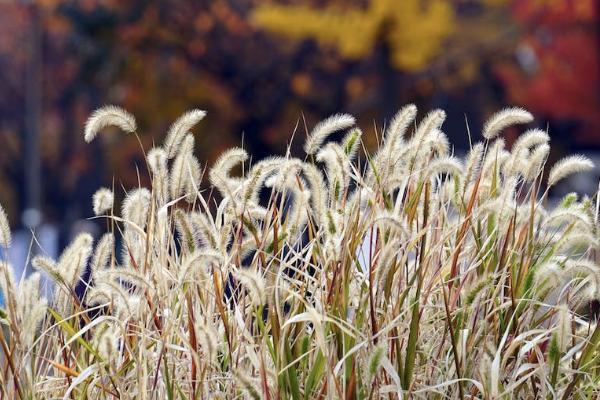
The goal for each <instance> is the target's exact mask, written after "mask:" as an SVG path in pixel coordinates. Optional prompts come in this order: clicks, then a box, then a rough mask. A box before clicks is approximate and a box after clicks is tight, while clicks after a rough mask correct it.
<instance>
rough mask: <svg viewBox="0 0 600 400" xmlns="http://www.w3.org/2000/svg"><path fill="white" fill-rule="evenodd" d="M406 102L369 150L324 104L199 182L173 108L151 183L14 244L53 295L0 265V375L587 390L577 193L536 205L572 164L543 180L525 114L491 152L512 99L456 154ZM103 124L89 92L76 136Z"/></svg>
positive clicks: (105, 390) (433, 117)
mask: <svg viewBox="0 0 600 400" xmlns="http://www.w3.org/2000/svg"><path fill="white" fill-rule="evenodd" d="M416 113H417V110H416V108H415V107H414V106H412V105H409V106H406V107H404V108H403V109H401V110H400V111H399V112H398V114H397V115H396V117H395V118H394V119H393V120H392V121H391V122H390V124H389V126H388V127H387V129H386V130H385V132H382V134H383V140H382V142H381V144H380V146H379V148H378V149H377V152H376V153H374V154H368V153H366V151H365V150H364V149H363V148H362V146H361V143H362V142H361V135H362V132H361V131H360V129H358V128H357V127H354V118H352V117H351V116H348V115H343V114H342V115H340V114H338V115H335V116H332V117H331V118H329V119H327V120H325V121H323V122H322V123H320V124H318V125H317V126H316V127H315V129H314V131H313V132H311V133H310V134H309V138H308V139H307V144H306V146H305V149H306V150H307V152H308V153H309V154H308V155H307V158H306V159H305V160H302V159H298V158H293V157H291V156H285V157H271V158H267V159H265V160H261V161H259V162H257V163H254V164H253V165H251V164H249V163H248V162H247V159H248V155H247V154H246V152H245V151H244V150H243V149H239V148H235V149H231V150H229V151H227V152H225V153H224V154H223V155H222V156H221V157H220V158H219V159H218V160H217V162H216V163H215V165H213V167H212V168H211V169H210V171H209V172H208V178H209V181H210V184H211V190H206V191H201V190H199V187H200V184H201V181H202V176H203V173H202V171H201V168H200V163H199V162H198V160H197V159H196V158H195V157H194V154H193V148H194V138H193V136H192V135H191V134H190V133H189V130H190V129H192V128H193V126H194V125H195V124H196V123H198V122H199V121H200V120H201V119H202V118H203V117H204V113H203V112H201V111H200V110H192V111H191V112H189V113H186V114H184V116H182V117H181V118H180V119H179V120H177V121H176V122H175V123H174V124H173V126H172V127H171V129H170V130H169V134H168V136H167V148H162V147H156V148H154V149H151V150H149V151H148V152H147V153H146V161H147V164H148V170H149V171H150V174H151V181H152V186H151V187H150V188H134V189H131V190H129V191H128V192H127V193H126V195H125V198H124V200H123V201H122V206H121V210H120V212H119V211H118V210H116V207H115V199H114V197H115V194H114V193H113V190H111V189H106V188H104V189H101V190H100V191H99V192H98V193H97V194H96V195H95V196H94V199H93V201H94V212H95V213H96V214H97V215H98V217H99V218H102V219H103V220H105V221H106V226H107V230H108V233H106V234H105V235H104V236H103V237H102V238H101V239H100V240H99V241H97V243H94V240H93V239H92V237H91V236H90V235H88V234H81V235H80V236H78V237H77V238H76V239H75V240H74V241H73V242H72V244H71V245H70V246H69V247H68V248H67V249H66V250H65V251H64V252H63V254H62V255H61V257H60V258H59V259H58V260H52V259H49V258H45V257H43V256H37V257H36V258H34V260H33V265H34V267H35V268H36V269H38V270H39V271H40V272H41V273H43V274H47V275H48V276H49V277H50V278H51V279H52V280H53V281H54V282H55V288H54V295H53V297H52V299H49V300H46V299H44V298H43V297H41V296H40V294H39V293H40V290H39V286H40V284H39V279H40V273H38V272H36V273H35V274H32V275H30V277H29V278H27V279H26V280H24V281H23V282H17V281H16V279H15V277H14V276H13V273H12V268H11V267H10V266H9V265H8V264H7V263H5V262H2V263H1V264H0V284H1V287H2V293H3V295H4V298H5V299H6V304H5V309H3V310H2V314H0V318H2V322H3V324H4V329H3V331H2V332H3V335H2V336H1V337H0V344H1V345H2V354H3V356H2V358H0V393H2V395H3V396H4V397H5V398H23V399H24V398H27V399H29V398H36V399H37V398H39V399H47V398H73V399H75V398H77V399H80V398H82V399H85V398H100V399H113V398H123V399H140V398H147V399H152V398H160V399H163V398H166V399H194V398H198V399H200V398H202V399H208V398H242V397H249V398H257V399H259V398H264V399H312V398H346V399H374V398H389V399H399V398H405V397H411V398H439V399H442V398H498V397H503V398H570V397H573V396H576V397H584V398H593V397H594V396H595V395H597V387H598V383H599V378H600V371H599V362H600V361H599V360H600V358H599V357H598V355H599V351H598V343H599V341H600V331H599V330H598V327H597V325H596V321H595V320H593V316H592V315H591V314H590V313H589V312H588V311H587V310H588V305H589V304H590V302H591V301H593V300H595V299H597V298H598V297H599V293H600V292H599V291H600V266H598V264H597V260H596V258H597V256H598V249H599V246H600V244H599V242H598V240H599V239H598V238H599V232H598V227H599V223H598V201H597V199H591V198H588V197H583V198H580V197H579V196H578V195H577V194H570V195H568V196H566V197H565V198H564V199H563V201H562V202H561V203H560V204H559V205H558V206H556V207H554V208H549V207H548V205H547V190H548V188H549V187H550V186H552V185H554V184H555V183H557V182H558V181H560V180H561V179H566V178H568V176H569V175H571V174H573V173H576V172H582V171H585V170H589V169H591V168H593V165H592V163H591V162H590V161H589V160H588V159H586V158H584V157H580V156H576V157H569V158H566V159H564V160H562V161H561V162H559V163H557V164H556V165H555V166H554V167H552V168H551V169H550V170H549V176H550V180H549V183H546V181H545V180H544V179H543V176H544V173H543V171H544V166H545V162H546V158H547V156H548V152H549V146H548V142H549V137H548V135H547V133H546V132H544V131H541V130H539V129H532V130H529V131H526V132H525V133H524V134H523V135H522V136H521V137H520V138H519V139H518V140H517V141H516V142H515V143H514V144H513V146H512V148H511V149H510V150H508V149H506V147H505V143H504V141H503V140H502V139H498V138H497V137H498V135H499V134H500V133H501V131H502V130H503V129H504V128H505V127H507V126H509V125H512V124H517V123H518V124H522V123H529V122H531V121H532V119H533V117H532V116H531V115H530V114H529V113H528V112H526V111H524V110H522V109H517V108H512V109H507V110H504V111H502V112H500V113H498V114H497V115H496V116H494V117H493V118H492V119H491V120H490V121H489V122H488V124H487V125H486V127H485V129H484V136H485V140H484V141H483V142H481V143H477V144H475V145H473V147H472V149H471V151H470V152H469V154H468V155H467V156H466V157H464V158H463V159H461V158H457V157H455V156H453V155H452V153H453V152H452V149H451V146H450V144H449V143H448V140H447V138H446V135H445V134H444V133H443V132H442V131H441V127H442V123H443V121H444V118H445V114H444V112H443V111H441V110H435V111H433V112H431V113H429V114H427V115H426V116H425V117H424V118H423V119H422V120H421V121H420V122H419V123H415V122H414V120H415V117H416ZM108 125H116V126H119V127H124V129H126V130H128V131H131V132H134V131H135V126H136V124H135V120H134V119H133V117H132V116H131V115H129V114H127V113H125V112H124V111H123V110H120V109H118V108H116V107H107V108H104V109H101V110H99V111H97V112H96V113H94V115H93V117H92V119H91V120H90V122H89V123H88V124H87V126H86V132H85V136H86V140H88V141H90V140H93V139H94V138H95V136H96V135H97V133H98V131H99V130H100V129H102V128H104V127H105V126H108ZM338 130H348V131H347V133H346V135H345V136H344V138H343V140H342V141H341V142H340V143H338V142H331V141H329V142H327V137H328V136H329V135H330V134H331V133H333V132H335V131H338ZM411 132H412V133H411ZM240 165H241V171H242V174H241V175H234V174H233V173H232V171H233V170H237V169H238V168H239V167H240ZM2 215H4V214H3V213H2ZM0 225H2V226H1V228H2V229H1V231H2V243H3V245H5V246H9V245H10V231H9V229H8V226H7V223H6V219H5V218H4V219H2V218H0ZM116 239H119V240H116ZM86 269H89V270H90V271H91V280H90V282H86V283H82V276H83V274H84V272H85V271H86ZM82 284H83V285H84V288H85V291H84V293H83V295H79V294H78V293H79V292H78V290H76V287H77V286H81V285H82Z"/></svg>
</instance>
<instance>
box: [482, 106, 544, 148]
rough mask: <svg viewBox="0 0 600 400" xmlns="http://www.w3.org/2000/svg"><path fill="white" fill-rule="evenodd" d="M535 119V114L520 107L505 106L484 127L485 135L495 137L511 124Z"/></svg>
mask: <svg viewBox="0 0 600 400" xmlns="http://www.w3.org/2000/svg"><path fill="white" fill-rule="evenodd" d="M531 121H533V115H531V113H530V112H529V111H526V110H524V109H522V108H519V107H510V108H505V109H504V110H502V111H500V112H498V113H496V114H494V115H493V116H492V118H490V119H489V120H488V121H487V122H486V123H485V126H484V127H483V137H484V138H486V139H488V140H490V139H494V138H495V137H496V136H498V134H499V133H500V132H501V131H502V130H503V129H504V128H507V127H509V126H511V125H516V124H527V123H529V122H531Z"/></svg>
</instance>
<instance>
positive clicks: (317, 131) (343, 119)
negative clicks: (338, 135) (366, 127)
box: [304, 114, 356, 154]
mask: <svg viewBox="0 0 600 400" xmlns="http://www.w3.org/2000/svg"><path fill="white" fill-rule="evenodd" d="M355 122H356V120H355V119H354V117H353V116H352V115H350V114H335V115H332V116H331V117H329V118H327V119H324V120H323V121H321V122H319V123H318V124H317V125H315V127H314V128H313V130H312V132H310V135H308V138H306V142H305V143H304V151H305V152H306V154H315V153H316V152H317V151H319V148H320V147H321V145H322V144H323V141H324V140H325V139H326V138H327V136H329V135H331V134H332V133H333V132H335V131H339V130H342V129H346V128H349V127H351V126H352V125H354V124H355Z"/></svg>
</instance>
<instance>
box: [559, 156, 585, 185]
mask: <svg viewBox="0 0 600 400" xmlns="http://www.w3.org/2000/svg"><path fill="white" fill-rule="evenodd" d="M593 168H594V163H593V162H592V160H590V159H589V158H587V157H584V156H579V155H575V156H570V157H565V158H563V159H562V160H560V161H559V162H557V163H556V164H554V166H553V167H552V169H551V170H550V174H549V175H548V186H554V185H556V183H557V182H558V181H560V180H561V179H564V178H566V177H567V176H569V175H573V174H577V173H579V172H585V171H589V170H591V169H593Z"/></svg>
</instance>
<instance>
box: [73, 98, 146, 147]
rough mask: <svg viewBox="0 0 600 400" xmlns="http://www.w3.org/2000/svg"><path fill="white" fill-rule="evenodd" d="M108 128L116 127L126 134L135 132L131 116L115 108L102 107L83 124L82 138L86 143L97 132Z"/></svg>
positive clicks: (133, 120) (92, 138)
mask: <svg viewBox="0 0 600 400" xmlns="http://www.w3.org/2000/svg"><path fill="white" fill-rule="evenodd" d="M108 126H116V127H118V128H120V129H122V130H123V131H125V132H127V133H134V132H135V131H136V129H137V128H136V123H135V118H134V117H133V115H131V114H129V113H128V112H127V111H125V110H123V109H122V108H120V107H117V106H104V107H101V108H99V109H97V110H96V111H94V112H93V113H92V115H91V116H90V117H89V118H88V120H87V121H86V123H85V129H84V133H83V137H84V138H85V141H86V142H88V143H89V142H91V141H92V140H94V138H95V137H96V135H98V132H100V131H101V130H102V129H104V128H106V127H108Z"/></svg>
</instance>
